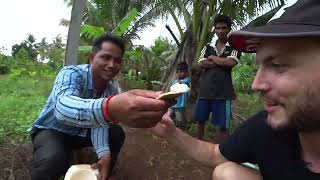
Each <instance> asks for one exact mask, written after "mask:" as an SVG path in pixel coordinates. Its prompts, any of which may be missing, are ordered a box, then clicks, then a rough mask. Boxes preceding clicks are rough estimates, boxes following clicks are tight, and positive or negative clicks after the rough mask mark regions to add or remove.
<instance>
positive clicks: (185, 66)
mask: <svg viewBox="0 0 320 180" xmlns="http://www.w3.org/2000/svg"><path fill="white" fill-rule="evenodd" d="M178 70H183V71H186V72H188V64H187V63H185V62H182V63H179V64H178V65H177V71H178Z"/></svg>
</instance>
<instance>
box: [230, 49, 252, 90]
mask: <svg viewBox="0 0 320 180" xmlns="http://www.w3.org/2000/svg"><path fill="white" fill-rule="evenodd" d="M255 59H256V57H255V54H243V55H242V56H241V59H240V63H239V64H238V65H237V66H235V67H234V68H233V70H232V78H233V85H234V87H235V90H236V92H238V93H246V94H251V93H252V90H251V84H252V81H253V78H254V76H255V74H256V71H257V65H256V61H255Z"/></svg>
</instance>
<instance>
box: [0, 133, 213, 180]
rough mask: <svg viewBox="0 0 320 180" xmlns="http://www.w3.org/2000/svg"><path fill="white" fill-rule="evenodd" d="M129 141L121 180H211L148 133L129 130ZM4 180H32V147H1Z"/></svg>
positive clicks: (0, 169) (118, 169)
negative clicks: (30, 174)
mask: <svg viewBox="0 0 320 180" xmlns="http://www.w3.org/2000/svg"><path fill="white" fill-rule="evenodd" d="M125 131H126V140H125V143H124V146H123V148H122V151H121V153H120V154H119V159H118V161H117V165H116V167H115V172H116V175H117V177H118V178H119V179H120V180H171V179H174V180H180V179H181V180H194V179H197V180H209V179H211V178H210V177H211V173H212V170H211V169H210V168H208V167H205V166H203V165H201V164H199V163H197V162H195V161H194V160H192V159H190V158H189V157H187V156H186V155H184V154H181V153H180V152H179V151H178V150H177V149H175V148H174V147H172V146H171V145H170V144H168V143H167V142H166V141H165V140H163V139H161V138H158V137H155V136H153V135H152V134H150V133H149V132H148V131H147V130H141V129H132V128H125ZM0 153H1V157H0V179H1V180H5V179H8V180H27V179H30V177H29V172H30V161H31V157H32V145H31V143H30V142H26V143H24V144H21V145H19V146H15V147H13V146H12V147H9V146H8V145H7V146H2V147H0Z"/></svg>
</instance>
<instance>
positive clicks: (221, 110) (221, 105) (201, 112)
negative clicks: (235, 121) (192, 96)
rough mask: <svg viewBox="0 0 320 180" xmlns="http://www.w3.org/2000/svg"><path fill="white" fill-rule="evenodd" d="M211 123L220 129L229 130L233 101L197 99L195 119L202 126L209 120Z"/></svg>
mask: <svg viewBox="0 0 320 180" xmlns="http://www.w3.org/2000/svg"><path fill="white" fill-rule="evenodd" d="M210 113H212V114H211V123H212V124H213V125H215V126H218V127H220V128H229V127H230V120H231V100H217V99H215V100H209V99H197V102H196V106H195V111H194V114H193V116H194V117H193V118H194V120H195V121H196V122H198V123H200V124H202V123H204V122H206V121H207V120H208V119H209V116H210Z"/></svg>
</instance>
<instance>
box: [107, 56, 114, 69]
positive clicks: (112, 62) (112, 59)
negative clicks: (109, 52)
mask: <svg viewBox="0 0 320 180" xmlns="http://www.w3.org/2000/svg"><path fill="white" fill-rule="evenodd" d="M115 65H116V60H115V59H114V58H111V59H110V61H109V62H108V64H107V66H108V67H115Z"/></svg>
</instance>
